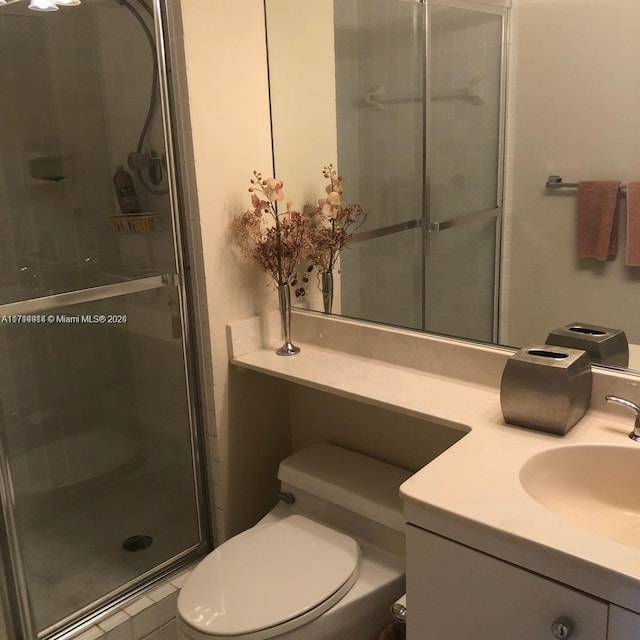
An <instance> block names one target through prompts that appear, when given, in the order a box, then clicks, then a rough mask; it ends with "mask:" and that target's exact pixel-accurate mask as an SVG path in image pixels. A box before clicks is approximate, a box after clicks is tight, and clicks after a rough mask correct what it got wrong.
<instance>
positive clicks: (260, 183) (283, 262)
mask: <svg viewBox="0 0 640 640" xmlns="http://www.w3.org/2000/svg"><path fill="white" fill-rule="evenodd" d="M283 186H284V185H283V183H282V181H281V180H276V179H275V178H266V179H265V178H263V176H262V174H261V173H259V172H257V171H254V172H253V178H251V186H250V187H249V192H250V193H251V204H252V205H253V209H248V210H247V211H245V212H244V213H241V214H240V215H238V216H236V218H234V220H233V235H234V237H235V240H236V242H237V243H238V245H239V247H240V250H241V251H242V253H243V254H244V255H245V256H247V257H249V258H253V259H254V260H256V261H257V262H258V264H259V265H260V266H261V267H262V268H263V269H264V270H265V271H266V272H267V273H268V274H270V275H271V277H272V278H273V279H274V280H275V283H276V284H277V285H278V286H280V285H283V284H291V283H292V282H293V281H295V282H296V284H297V281H298V279H299V276H298V275H297V273H296V269H297V266H298V263H299V262H300V260H301V259H302V257H303V256H304V255H305V253H306V252H307V251H308V247H309V245H308V242H309V239H308V234H307V227H308V221H307V219H306V218H305V217H304V216H303V215H302V214H301V213H300V212H298V211H294V210H292V208H291V203H290V202H288V203H287V208H286V212H284V213H278V210H277V205H276V203H277V202H280V201H282V200H284V191H283Z"/></svg>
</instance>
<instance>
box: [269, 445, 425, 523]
mask: <svg viewBox="0 0 640 640" xmlns="http://www.w3.org/2000/svg"><path fill="white" fill-rule="evenodd" d="M411 475H413V472H411V471H407V470H406V469H401V468H400V467H396V466H394V465H392V464H389V463H387V462H382V461H380V460H376V459H374V458H370V457H369V456H366V455H363V454H361V453H356V452H354V451H349V450H348V449H343V448H342V447H338V446H336V445H333V444H329V443H326V442H322V443H319V444H315V445H312V446H310V447H307V448H305V449H301V450H300V451H298V452H296V453H294V454H293V455H291V456H289V457H288V458H285V459H284V460H283V461H282V462H281V463H280V468H279V470H278V478H279V479H280V482H281V483H282V488H283V490H285V491H290V492H292V493H293V494H294V495H295V496H296V498H298V495H299V494H300V493H301V492H303V495H304V494H307V495H309V496H313V497H315V498H318V499H319V500H320V501H322V502H326V503H330V504H333V505H336V506H337V507H340V508H342V509H344V510H346V511H347V512H350V513H353V514H357V515H358V516H361V517H362V518H365V519H367V520H369V521H372V522H375V523H378V524H381V525H383V526H385V527H388V528H390V529H393V530H395V531H399V532H404V517H403V515H402V502H401V500H400V495H399V492H398V489H399V487H400V485H401V484H402V483H403V482H404V481H405V480H406V479H407V478H409V477H410V476H411Z"/></svg>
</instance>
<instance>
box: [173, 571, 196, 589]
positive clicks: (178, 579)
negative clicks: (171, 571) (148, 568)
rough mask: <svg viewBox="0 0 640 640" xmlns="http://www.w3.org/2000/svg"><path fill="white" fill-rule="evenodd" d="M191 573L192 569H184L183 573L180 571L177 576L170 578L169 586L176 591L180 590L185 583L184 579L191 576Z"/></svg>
mask: <svg viewBox="0 0 640 640" xmlns="http://www.w3.org/2000/svg"><path fill="white" fill-rule="evenodd" d="M192 571H193V567H192V568H190V569H186V570H185V571H182V572H181V573H179V574H178V575H177V576H175V577H173V578H171V584H172V585H173V586H174V587H175V588H176V589H182V585H183V584H184V583H185V581H186V579H187V578H188V577H189V576H190V575H191V572H192Z"/></svg>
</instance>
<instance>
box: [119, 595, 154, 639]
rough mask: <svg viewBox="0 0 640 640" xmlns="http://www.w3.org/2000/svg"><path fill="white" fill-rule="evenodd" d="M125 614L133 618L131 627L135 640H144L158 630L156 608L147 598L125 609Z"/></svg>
mask: <svg viewBox="0 0 640 640" xmlns="http://www.w3.org/2000/svg"><path fill="white" fill-rule="evenodd" d="M125 613H127V614H129V615H130V616H131V626H132V629H133V637H134V639H135V640H139V639H140V638H144V637H145V636H146V635H149V634H150V633H151V632H152V631H154V630H155V629H157V628H158V619H157V615H156V607H155V604H154V602H153V600H151V598H149V597H147V596H143V597H142V598H139V599H138V600H136V601H135V602H134V603H133V604H131V605H129V606H128V607H126V608H125Z"/></svg>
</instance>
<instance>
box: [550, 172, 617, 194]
mask: <svg viewBox="0 0 640 640" xmlns="http://www.w3.org/2000/svg"><path fill="white" fill-rule="evenodd" d="M544 187H545V189H547V190H548V191H557V190H558V189H577V188H578V183H577V182H562V176H549V177H548V178H547V181H546V183H545V185H544ZM618 190H619V191H620V195H625V194H626V192H627V185H626V184H621V185H620V187H619V189H618Z"/></svg>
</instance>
